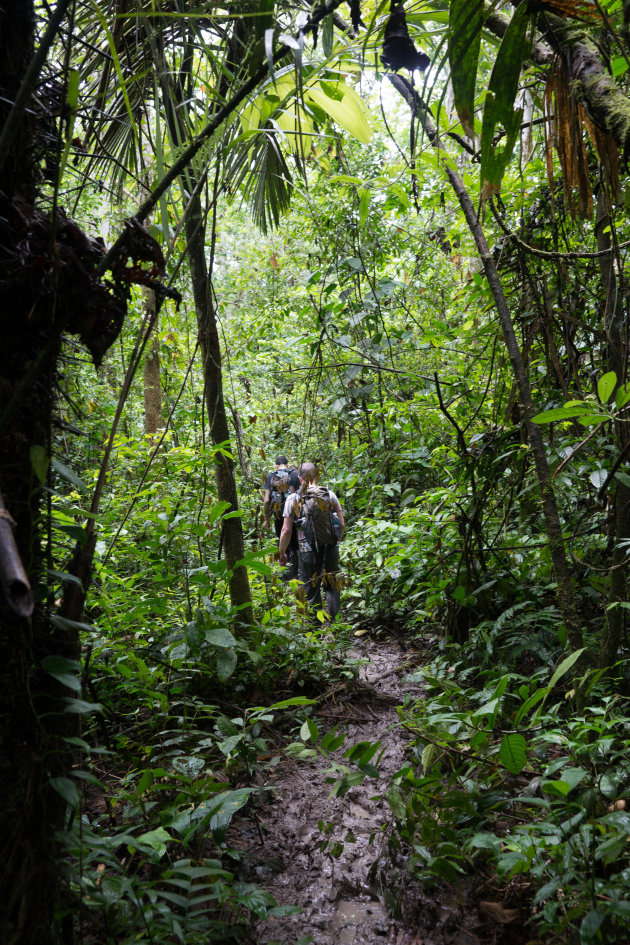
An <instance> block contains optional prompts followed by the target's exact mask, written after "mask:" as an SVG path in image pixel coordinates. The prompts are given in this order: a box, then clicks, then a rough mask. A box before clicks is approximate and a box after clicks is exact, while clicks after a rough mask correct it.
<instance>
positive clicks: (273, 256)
mask: <svg viewBox="0 0 630 945" xmlns="http://www.w3.org/2000/svg"><path fill="white" fill-rule="evenodd" d="M269 265H270V266H271V268H272V269H276V270H278V269H279V268H280V263H279V262H278V257H277V256H276V254H275V253H272V254H271V256H270V257H269Z"/></svg>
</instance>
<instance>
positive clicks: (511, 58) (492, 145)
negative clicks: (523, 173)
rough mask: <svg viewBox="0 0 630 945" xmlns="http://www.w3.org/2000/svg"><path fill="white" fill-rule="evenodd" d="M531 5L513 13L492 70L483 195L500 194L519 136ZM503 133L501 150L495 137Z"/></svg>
mask: <svg viewBox="0 0 630 945" xmlns="http://www.w3.org/2000/svg"><path fill="white" fill-rule="evenodd" d="M531 16H532V15H531V14H530V13H529V11H528V5H527V4H526V3H522V4H521V5H520V6H518V7H517V8H516V10H515V11H514V13H513V14H512V18H511V20H510V22H509V24H508V28H507V30H506V33H505V36H504V37H503V40H502V42H501V46H500V48H499V52H498V53H497V57H496V60H495V63H494V67H493V69H492V75H491V76H490V83H489V86H488V94H487V96H486V102H485V106H484V110H483V122H482V127H481V184H482V191H483V193H484V195H488V194H492V193H498V191H499V188H500V186H501V180H502V178H503V174H504V172H505V169H506V167H507V165H508V163H509V161H510V158H511V157H512V151H513V150H514V145H515V143H516V139H517V137H518V133H519V129H520V124H521V118H522V115H523V110H522V109H517V110H516V111H515V110H514V101H515V99H516V94H517V92H518V83H519V79H520V75H521V67H522V65H523V60H524V59H525V58H526V56H528V55H529V51H530V49H531V44H532V40H531V35H530V36H528V28H529V25H530V21H531ZM500 132H503V133H504V135H505V138H504V143H503V144H502V146H501V147H499V146H498V144H497V143H496V142H495V135H497V134H498V133H500Z"/></svg>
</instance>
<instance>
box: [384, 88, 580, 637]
mask: <svg viewBox="0 0 630 945" xmlns="http://www.w3.org/2000/svg"><path fill="white" fill-rule="evenodd" d="M389 79H390V81H391V82H392V84H393V85H394V87H395V88H396V89H397V90H398V91H399V92H400V94H401V95H402V96H403V98H404V99H405V100H406V101H407V103H408V104H409V106H410V108H411V113H412V120H415V118H416V117H419V119H420V122H421V123H422V125H423V127H424V130H425V133H426V135H427V137H428V138H429V140H430V142H431V144H432V145H433V147H434V148H435V149H436V150H437V151H438V153H442V154H444V151H443V148H442V145H441V144H440V141H439V138H438V136H437V133H436V130H435V128H434V126H433V124H432V122H431V120H430V118H429V113H428V110H427V108H426V107H425V106H424V103H423V102H422V101H421V99H420V97H419V95H418V94H417V92H416V91H415V89H414V88H413V87H412V86H411V85H410V84H409V83H408V82H407V81H406V80H405V79H404V78H403V77H402V76H399V75H389ZM442 166H443V169H444V172H445V173H446V175H447V177H448V179H449V182H450V184H451V187H452V188H453V191H454V192H455V195H456V196H457V199H458V200H459V204H460V206H461V208H462V210H463V213H464V217H465V219H466V223H467V224H468V228H469V230H470V232H471V234H472V237H473V239H474V241H475V245H476V246H477V252H478V253H479V258H480V259H481V261H482V263H483V268H484V272H485V274H486V279H487V280H488V284H489V286H490V290H491V292H492V296H493V298H494V303H495V307H496V310H497V314H498V316H499V322H500V324H501V329H502V332H503V340H504V342H505V346H506V349H507V352H508V356H509V358H510V362H511V364H512V371H513V373H514V379H515V381H516V385H517V388H518V395H519V402H520V405H521V410H522V413H523V418H524V420H525V424H526V427H527V435H528V437H529V443H530V447H531V450H532V454H533V457H534V463H535V467H536V474H537V477H538V485H539V488H540V494H541V499H542V506H543V513H544V516H545V526H546V530H547V540H548V542H549V551H550V554H551V560H552V563H553V567H554V571H555V576H556V599H557V601H558V607H559V610H560V613H561V614H562V618H563V620H564V624H565V627H566V630H567V638H568V641H569V645H570V646H571V647H572V648H573V649H574V650H576V649H579V648H580V647H581V646H582V628H581V625H580V621H579V619H578V615H577V611H576V608H575V587H574V584H573V581H572V578H571V574H570V571H569V566H568V562H567V557H566V552H565V547H564V538H563V535H562V523H561V521H560V515H559V513H558V507H557V504H556V497H555V494H554V490H553V482H552V479H551V473H550V470H549V464H548V462H547V453H546V450H545V444H544V442H543V438H542V435H541V433H540V429H539V427H538V426H537V425H536V424H535V423H533V422H532V418H533V417H534V416H535V413H536V410H535V408H534V403H533V400H532V394H531V388H530V386H529V379H528V377H527V374H526V371H525V368H524V365H523V360H522V357H521V351H520V348H519V344H518V340H517V338H516V332H515V331H514V325H513V324H512V318H511V316H510V310H509V308H508V304H507V301H506V298H505V295H504V292H503V286H502V285H501V280H500V278H499V274H498V272H497V268H496V266H495V264H494V260H493V258H492V254H491V252H490V249H489V247H488V244H487V242H486V238H485V236H484V233H483V230H482V228H481V224H480V223H479V220H478V219H477V214H476V212H475V208H474V206H473V203H472V200H471V199H470V195H469V194H468V191H467V190H466V188H465V186H464V183H463V181H462V179H461V177H460V176H459V174H458V173H457V172H456V171H455V170H454V169H453V167H452V166H451V162H449V161H446V160H444V161H442Z"/></svg>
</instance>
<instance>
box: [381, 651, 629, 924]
mask: <svg viewBox="0 0 630 945" xmlns="http://www.w3.org/2000/svg"><path fill="white" fill-rule="evenodd" d="M449 657H451V658H453V657H454V658H455V660H456V662H455V663H454V665H449V661H448V660H449ZM579 657H580V653H579V652H578V653H572V654H570V655H569V656H567V657H566V658H565V659H564V660H562V661H561V662H560V663H559V665H558V666H557V668H556V670H555V671H554V672H553V673H550V672H549V671H548V670H547V669H545V668H543V667H537V668H536V669H534V671H530V672H529V673H528V674H527V675H526V676H524V675H522V674H518V673H509V674H504V675H502V676H498V675H496V674H495V673H489V672H488V673H485V674H484V676H483V677H480V678H479V683H481V680H482V678H483V683H484V685H483V688H481V689H480V688H477V687H470V686H465V685H464V684H463V683H462V680H463V679H464V678H466V677H467V676H468V675H469V674H468V673H467V672H466V670H465V668H464V663H463V662H457V657H456V654H455V653H449V654H448V655H447V656H445V657H444V656H443V657H439V658H438V659H436V660H435V661H434V663H433V664H432V665H431V666H428V667H427V668H426V669H424V670H421V672H420V674H419V677H421V678H422V679H423V681H424V685H425V687H426V697H425V699H423V700H422V701H421V702H417V703H412V702H409V703H408V705H407V706H405V707H403V708H402V709H401V716H402V718H403V721H404V724H405V725H406V726H407V727H408V728H409V729H410V731H411V732H412V733H413V742H412V753H413V756H414V761H413V762H412V764H411V765H409V766H407V767H405V768H404V769H403V770H402V771H401V772H400V773H399V775H398V776H397V778H396V779H395V781H394V783H393V785H392V788H391V790H390V793H389V803H390V807H391V809H392V813H393V816H394V821H395V833H394V834H393V835H392V838H391V842H392V843H393V844H396V843H400V842H401V841H403V842H404V843H405V844H408V845H409V847H410V849H411V851H412V852H411V855H410V859H409V861H408V869H410V870H411V871H412V872H413V873H415V874H416V875H418V876H419V877H420V878H421V879H422V880H423V881H424V882H429V883H430V882H433V883H439V882H441V881H444V880H453V879H455V877H456V876H457V874H458V873H462V872H464V873H466V872H470V871H472V870H479V869H480V868H481V867H482V864H483V867H484V869H486V870H491V871H492V872H494V873H496V877H497V880H498V881H499V882H507V881H510V880H512V881H515V878H517V877H519V876H527V877H528V879H529V881H530V882H532V883H533V884H534V885H535V889H536V893H535V896H534V917H533V921H535V924H536V928H537V930H538V932H539V934H542V935H545V934H547V935H551V934H552V935H563V934H567V935H575V936H578V937H579V940H580V941H584V942H600V941H622V940H623V936H624V929H627V917H628V914H629V910H630V906H629V905H628V901H627V898H626V890H627V884H626V882H625V879H624V877H625V874H626V871H627V869H628V866H629V864H628V852H627V843H626V840H627V816H626V813H625V804H626V802H625V800H623V799H620V798H622V797H623V795H624V793H625V785H626V783H627V772H626V770H625V768H626V761H625V755H626V753H627V749H628V738H627V734H628V733H627V728H628V719H627V717H626V713H625V711H624V703H625V700H619V699H618V697H614V696H613V697H605V698H604V699H601V698H600V695H601V689H600V682H599V680H600V674H599V673H593V672H588V673H587V674H586V675H585V677H584V678H583V680H582V683H581V685H582V687H583V688H582V700H583V701H582V705H583V706H584V708H583V709H580V708H577V707H575V706H573V707H572V703H574V702H575V701H576V694H575V692H574V691H569V692H567V693H564V699H561V700H560V701H559V702H558V701H553V700H557V699H558V696H562V695H563V689H566V678H567V674H568V673H569V672H570V670H571V669H572V667H573V666H574V665H575V664H576V662H577V660H578V659H579ZM559 687H560V689H559ZM594 698H595V701H590V700H593V699H594ZM563 703H566V706H565V705H563ZM512 725H513V726H514V728H513V729H512V730H511V731H510V727H511V726H512ZM622 759H624V760H622ZM622 769H623V770H622ZM613 772H614V774H613ZM436 811H437V819H436ZM506 822H507V823H508V824H509V829H507V828H506ZM438 825H439V826H438ZM595 916H597V921H595Z"/></svg>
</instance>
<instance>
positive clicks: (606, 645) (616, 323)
mask: <svg viewBox="0 0 630 945" xmlns="http://www.w3.org/2000/svg"><path fill="white" fill-rule="evenodd" d="M606 204H607V198H606V196H605V193H604V189H603V188H602V190H601V191H600V194H599V197H598V200H597V221H596V224H595V230H596V234H597V248H598V249H599V250H603V249H610V246H611V240H610V222H611V221H610V215H609V212H608V208H607V205H606ZM614 267H615V256H614V254H612V253H609V254H608V255H606V256H601V257H600V259H599V268H600V273H601V277H602V283H603V287H604V291H605V298H606V303H605V308H604V319H605V330H606V336H607V338H608V353H607V361H608V370H609V371H614V372H615V374H616V375H617V383H618V384H624V383H625V382H626V381H627V351H628V348H627V338H626V331H625V317H624V305H623V298H622V294H621V291H620V286H619V284H618V281H617V277H616V275H615V268H614ZM615 438H616V441H617V448H618V450H619V453H620V454H623V453H626V454H627V452H628V450H629V448H630V429H628V422H627V421H622V420H617V421H616V422H615ZM621 469H622V470H624V469H625V470H627V469H628V462H627V461H626V462H625V463H624V464H623V465H622V466H621ZM614 495H615V506H614V516H615V518H614V523H615V524H614V542H615V545H614V549H613V556H612V566H611V570H610V590H609V599H608V603H609V605H610V606H609V608H608V610H607V612H606V630H605V635H604V641H603V646H602V654H601V666H602V668H603V669H609V668H610V667H611V666H612V665H613V664H614V663H615V661H616V659H617V654H618V652H619V645H620V643H621V638H622V634H623V632H624V629H625V614H626V610H625V608H624V607H621V606H620V604H622V603H623V602H625V601H626V600H627V596H626V595H627V573H628V554H627V544H628V540H629V539H630V487H629V486H627V485H626V483H625V482H623V481H622V480H620V479H615V489H614Z"/></svg>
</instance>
